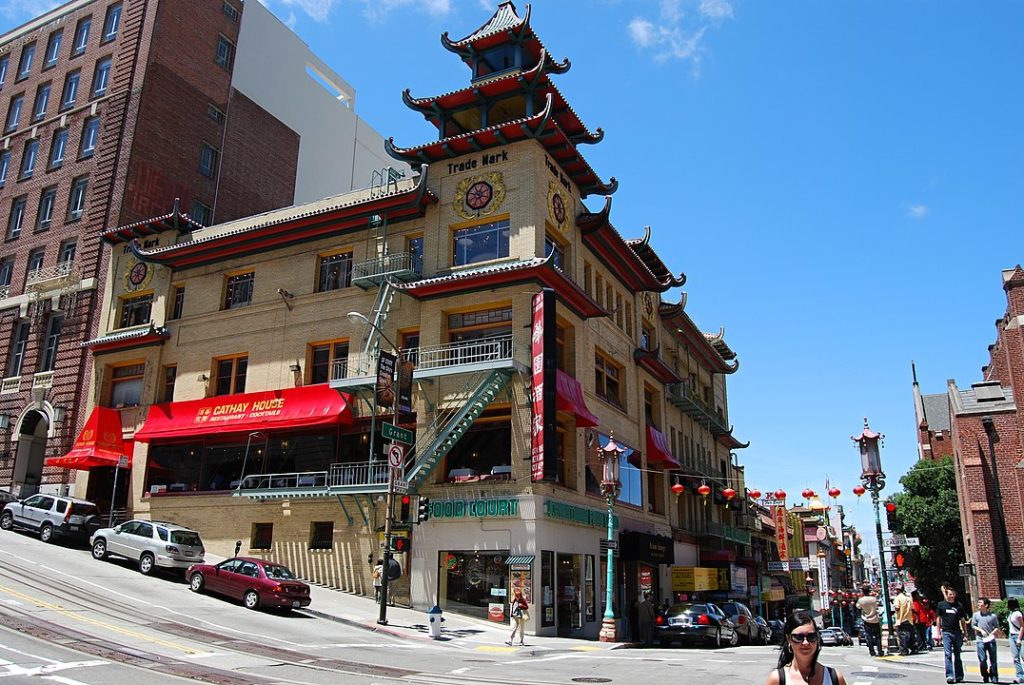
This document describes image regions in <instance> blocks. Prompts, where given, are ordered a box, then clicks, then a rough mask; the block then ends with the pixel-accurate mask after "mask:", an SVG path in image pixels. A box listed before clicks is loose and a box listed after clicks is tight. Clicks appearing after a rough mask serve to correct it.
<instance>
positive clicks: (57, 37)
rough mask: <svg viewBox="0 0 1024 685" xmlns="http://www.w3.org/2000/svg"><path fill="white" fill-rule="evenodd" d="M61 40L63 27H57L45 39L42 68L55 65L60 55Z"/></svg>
mask: <svg viewBox="0 0 1024 685" xmlns="http://www.w3.org/2000/svg"><path fill="white" fill-rule="evenodd" d="M63 40H64V30H63V29H59V30H57V31H54V32H53V33H51V34H50V37H49V38H48V39H47V41H46V57H45V61H44V62H43V69H49V68H50V67H53V66H56V65H57V59H58V58H59V57H60V44H61V42H62V41H63Z"/></svg>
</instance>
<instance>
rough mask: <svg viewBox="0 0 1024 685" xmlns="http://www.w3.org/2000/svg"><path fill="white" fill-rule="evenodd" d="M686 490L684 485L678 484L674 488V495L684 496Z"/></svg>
mask: <svg viewBox="0 0 1024 685" xmlns="http://www.w3.org/2000/svg"><path fill="white" fill-rule="evenodd" d="M685 489H686V488H684V487H683V484H682V483H676V484H675V485H673V486H672V494H674V495H676V496H679V495H681V494H683V490H685Z"/></svg>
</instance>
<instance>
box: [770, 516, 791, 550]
mask: <svg viewBox="0 0 1024 685" xmlns="http://www.w3.org/2000/svg"><path fill="white" fill-rule="evenodd" d="M772 520H773V521H774V522H775V545H776V547H778V549H779V561H789V522H788V521H787V520H786V507H785V506H784V505H783V506H778V505H776V506H773V507H772Z"/></svg>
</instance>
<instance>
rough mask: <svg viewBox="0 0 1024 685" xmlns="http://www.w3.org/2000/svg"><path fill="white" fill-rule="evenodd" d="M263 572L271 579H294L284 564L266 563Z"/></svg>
mask: <svg viewBox="0 0 1024 685" xmlns="http://www.w3.org/2000/svg"><path fill="white" fill-rule="evenodd" d="M263 572H264V573H266V574H267V578H270V579H271V580H295V576H294V575H293V574H292V572H291V571H289V570H288V569H286V568H285V567H284V566H273V565H270V564H267V565H266V566H264V567H263Z"/></svg>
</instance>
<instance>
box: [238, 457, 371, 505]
mask: <svg viewBox="0 0 1024 685" xmlns="http://www.w3.org/2000/svg"><path fill="white" fill-rule="evenodd" d="M389 468H390V467H389V466H388V463H387V462H386V461H376V462H372V463H371V462H368V461H363V462H345V463H339V464H331V465H330V468H329V469H328V470H326V471H302V472H289V473H256V474H250V475H248V476H245V477H244V478H242V479H241V480H240V481H237V482H235V483H232V487H234V488H235V492H236V494H239V495H243V496H248V497H253V496H255V497H259V496H263V495H275V494H277V495H287V494H305V495H307V496H317V495H322V496H327V495H331V494H334V493H335V492H337V491H357V492H358V491H365V490H367V489H369V490H373V491H377V490H382V489H384V488H386V487H387V483H388V469H389Z"/></svg>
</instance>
